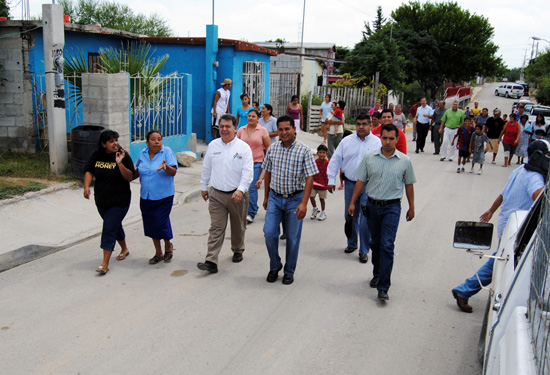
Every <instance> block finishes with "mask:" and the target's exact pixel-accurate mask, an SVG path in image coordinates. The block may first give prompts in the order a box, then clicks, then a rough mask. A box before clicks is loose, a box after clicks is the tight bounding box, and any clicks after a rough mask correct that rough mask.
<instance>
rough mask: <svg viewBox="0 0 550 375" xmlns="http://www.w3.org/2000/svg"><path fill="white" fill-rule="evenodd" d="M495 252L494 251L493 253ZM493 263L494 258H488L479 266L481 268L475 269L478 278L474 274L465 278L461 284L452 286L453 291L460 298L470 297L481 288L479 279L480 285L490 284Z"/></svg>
mask: <svg viewBox="0 0 550 375" xmlns="http://www.w3.org/2000/svg"><path fill="white" fill-rule="evenodd" d="M496 253H497V252H496V251H495V252H494V253H493V255H495V254H496ZM494 264H495V259H494V258H489V260H488V261H487V262H486V263H485V264H484V265H483V266H481V268H480V269H479V270H478V271H477V276H479V280H478V279H477V276H476V275H475V274H474V275H473V276H472V277H470V278H469V279H466V280H465V281H464V282H463V283H462V284H460V285H459V286H457V287H455V288H453V292H455V293H456V294H458V295H459V296H460V297H462V298H470V297H471V296H473V295H474V294H476V293H477V292H479V291H480V290H481V286H480V285H479V281H481V285H483V286H487V285H489V284H491V281H493V265H494Z"/></svg>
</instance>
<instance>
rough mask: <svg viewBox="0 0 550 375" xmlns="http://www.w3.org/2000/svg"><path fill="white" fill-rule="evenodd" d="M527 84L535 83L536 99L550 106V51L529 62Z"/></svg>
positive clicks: (526, 69)
mask: <svg viewBox="0 0 550 375" xmlns="http://www.w3.org/2000/svg"><path fill="white" fill-rule="evenodd" d="M525 78H526V80H527V82H533V83H534V84H535V85H536V87H537V93H536V95H535V97H536V98H537V102H539V103H541V104H543V105H550V51H546V52H544V53H542V54H540V55H538V57H537V58H536V59H533V60H531V61H530V62H529V65H528V66H527V68H525Z"/></svg>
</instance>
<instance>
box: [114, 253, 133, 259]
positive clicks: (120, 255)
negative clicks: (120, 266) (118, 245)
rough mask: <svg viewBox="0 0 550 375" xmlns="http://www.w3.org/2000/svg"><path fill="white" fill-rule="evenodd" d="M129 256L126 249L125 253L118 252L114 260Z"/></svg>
mask: <svg viewBox="0 0 550 375" xmlns="http://www.w3.org/2000/svg"><path fill="white" fill-rule="evenodd" d="M129 256H130V252H129V251H128V252H127V253H126V254H125V253H120V254H118V256H117V257H116V260H124V259H126V258H127V257H129Z"/></svg>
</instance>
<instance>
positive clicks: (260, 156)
mask: <svg viewBox="0 0 550 375" xmlns="http://www.w3.org/2000/svg"><path fill="white" fill-rule="evenodd" d="M247 129H248V126H243V127H242V128H240V129H239V131H238V132H237V137H239V138H240V139H241V140H243V141H244V142H246V143H247V144H248V145H249V146H250V148H251V149H252V157H253V158H254V163H261V162H263V161H264V149H265V146H264V138H265V137H268V138H269V133H268V132H267V129H266V128H264V127H263V126H261V125H256V129H254V133H252V137H249V136H248V130H247Z"/></svg>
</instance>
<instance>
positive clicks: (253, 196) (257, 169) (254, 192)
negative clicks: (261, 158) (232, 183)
mask: <svg viewBox="0 0 550 375" xmlns="http://www.w3.org/2000/svg"><path fill="white" fill-rule="evenodd" d="M261 174H262V163H254V178H253V179H252V182H251V183H250V187H249V188H248V212H247V215H249V216H251V217H252V218H253V219H254V218H255V217H256V213H257V212H258V189H256V182H257V181H258V178H260V175H261Z"/></svg>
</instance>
